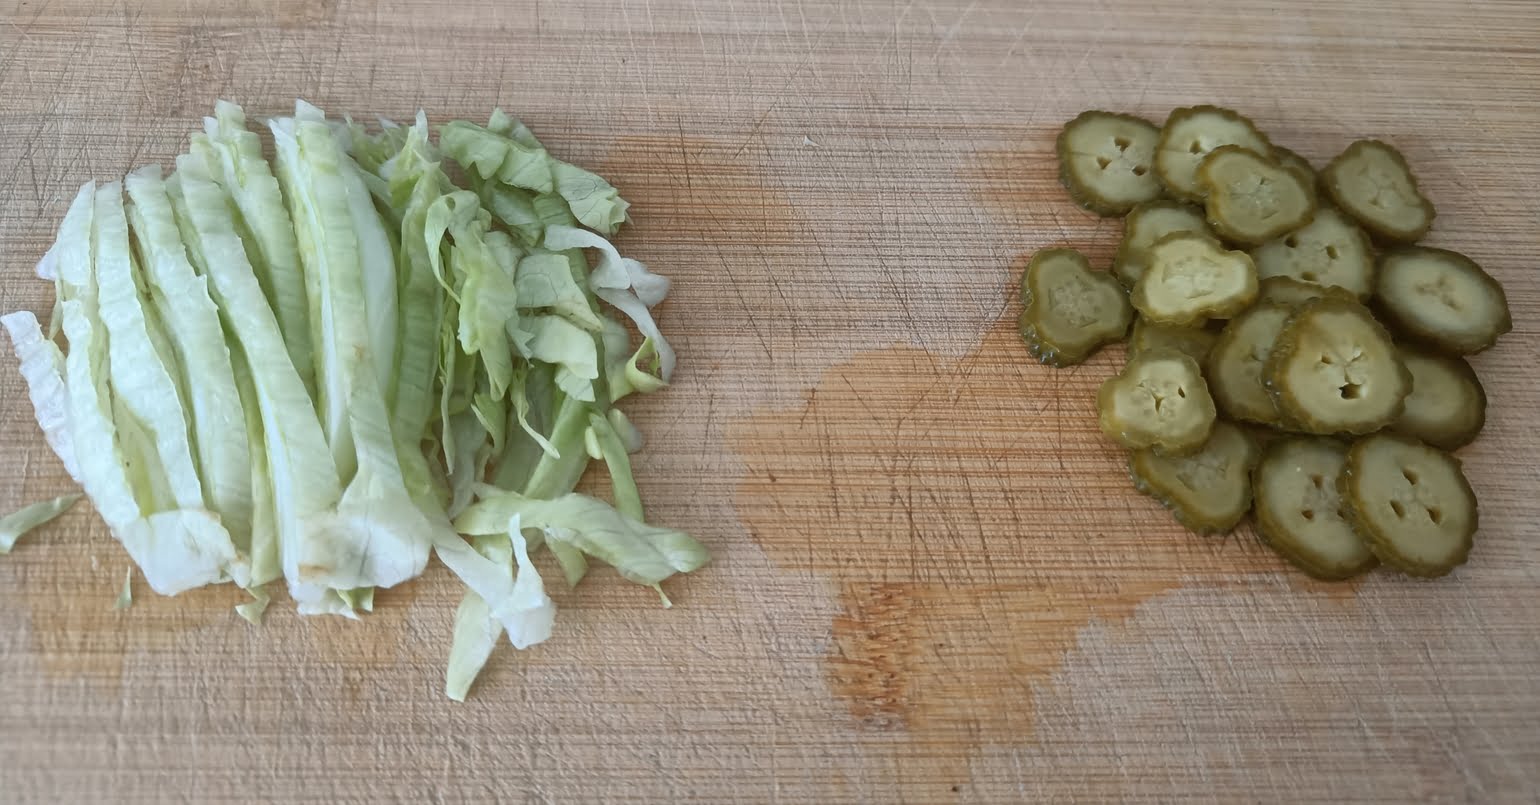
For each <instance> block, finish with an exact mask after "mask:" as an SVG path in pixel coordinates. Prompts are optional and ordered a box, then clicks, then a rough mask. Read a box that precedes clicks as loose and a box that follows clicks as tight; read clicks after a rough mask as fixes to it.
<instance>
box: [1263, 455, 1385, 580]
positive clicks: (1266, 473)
mask: <svg viewBox="0 0 1540 805" xmlns="http://www.w3.org/2000/svg"><path fill="white" fill-rule="evenodd" d="M1347 452H1348V451H1347V446H1346V445H1344V444H1342V443H1341V442H1339V441H1337V440H1336V439H1328V438H1324V437H1320V436H1293V437H1288V438H1283V439H1278V440H1276V441H1274V442H1272V443H1271V444H1269V445H1268V446H1267V449H1266V450H1264V451H1263V453H1262V461H1261V463H1259V464H1258V465H1257V469H1256V472H1255V473H1253V475H1252V485H1251V486H1252V494H1253V495H1254V496H1255V499H1256V520H1257V532H1258V533H1260V534H1261V535H1262V540H1263V541H1264V542H1266V543H1267V544H1268V545H1269V546H1271V547H1272V549H1273V550H1275V551H1277V552H1278V553H1279V555H1281V556H1282V557H1283V558H1285V559H1287V560H1289V562H1291V563H1293V564H1294V565H1295V566H1296V567H1298V568H1299V569H1301V570H1303V571H1305V572H1306V573H1308V574H1310V575H1311V576H1314V577H1315V578H1318V579H1325V580H1327V581H1339V580H1342V579H1350V578H1352V577H1354V576H1357V575H1360V574H1362V573H1366V572H1368V571H1369V570H1370V569H1371V568H1373V567H1374V566H1375V565H1376V564H1379V562H1378V560H1376V559H1375V556H1374V552H1373V551H1371V550H1369V544H1368V543H1367V542H1365V541H1364V538H1363V537H1361V536H1359V535H1358V532H1357V531H1354V530H1353V524H1352V522H1351V521H1350V520H1349V518H1348V513H1347V506H1346V504H1344V503H1343V501H1342V495H1341V493H1340V492H1339V491H1338V489H1337V481H1338V479H1339V478H1340V477H1341V475H1342V469H1343V466H1344V465H1345V464H1346V463H1347Z"/></svg>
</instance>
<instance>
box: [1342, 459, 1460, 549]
mask: <svg viewBox="0 0 1540 805" xmlns="http://www.w3.org/2000/svg"><path fill="white" fill-rule="evenodd" d="M1338 484H1339V489H1340V491H1341V493H1342V499H1343V501H1344V502H1346V503H1347V506H1346V511H1347V513H1348V515H1349V517H1350V518H1351V519H1352V521H1353V525H1354V528H1355V530H1357V531H1358V533H1359V534H1361V535H1362V536H1363V537H1364V539H1365V540H1366V541H1367V542H1368V543H1369V548H1370V550H1372V551H1374V553H1375V555H1376V556H1378V557H1379V558H1380V561H1382V562H1384V563H1385V564H1386V565H1389V566H1390V567H1393V568H1395V569H1397V570H1400V571H1401V572H1403V573H1406V574H1407V575H1409V576H1420V577H1427V578H1432V577H1436V576H1442V575H1444V574H1446V573H1448V572H1449V571H1451V570H1453V569H1454V568H1456V567H1458V566H1460V565H1462V564H1464V563H1465V560H1466V558H1467V557H1469V555H1470V550H1471V544H1472V541H1473V539H1474V537H1475V534H1476V529H1477V527H1478V525H1479V519H1480V518H1479V513H1478V510H1477V506H1476V495H1475V493H1474V492H1473V491H1472V490H1471V486H1470V482H1469V481H1467V480H1466V478H1465V473H1464V471H1463V470H1462V469H1461V468H1460V460H1459V459H1457V458H1455V457H1454V456H1452V455H1450V454H1448V453H1446V452H1444V451H1442V450H1439V449H1437V448H1434V447H1430V446H1428V445H1425V444H1423V443H1422V442H1419V441H1417V440H1416V439H1412V438H1409V437H1406V436H1401V435H1397V434H1390V433H1376V434H1374V435H1373V436H1367V437H1364V438H1362V439H1359V440H1358V441H1356V442H1354V443H1353V446H1352V447H1351V448H1349V450H1348V460H1347V464H1346V466H1345V467H1344V469H1343V472H1342V477H1341V478H1340V479H1339V480H1338Z"/></svg>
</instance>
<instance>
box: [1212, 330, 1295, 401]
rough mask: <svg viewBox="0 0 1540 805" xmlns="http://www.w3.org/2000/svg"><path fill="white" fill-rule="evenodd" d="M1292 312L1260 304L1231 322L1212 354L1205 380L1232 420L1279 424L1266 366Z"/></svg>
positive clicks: (1220, 335)
mask: <svg viewBox="0 0 1540 805" xmlns="http://www.w3.org/2000/svg"><path fill="white" fill-rule="evenodd" d="M1292 315H1294V311H1293V309H1291V308H1289V307H1287V306H1284V305H1277V304H1260V305H1257V306H1256V307H1253V308H1251V309H1250V310H1248V311H1246V312H1245V313H1242V314H1241V315H1239V316H1236V317H1235V318H1233V319H1231V320H1230V323H1229V324H1227V325H1225V329H1224V331H1223V332H1222V333H1220V334H1219V340H1218V341H1216V342H1215V343H1214V348H1213V350H1211V351H1210V352H1209V357H1208V362H1207V364H1205V371H1204V378H1205V379H1206V380H1207V381H1208V390H1209V393H1210V394H1212V395H1214V403H1215V404H1216V405H1218V406H1219V410H1220V411H1221V412H1222V413H1224V415H1225V416H1228V417H1230V418H1232V419H1239V420H1242V421H1245V422H1255V423H1258V424H1261V425H1277V424H1279V420H1278V406H1277V405H1275V404H1274V403H1273V397H1272V395H1271V394H1269V393H1268V391H1267V386H1266V384H1265V383H1264V382H1263V374H1262V372H1263V367H1264V366H1266V364H1267V358H1268V356H1269V355H1271V354H1272V352H1273V344H1274V343H1275V342H1276V341H1277V340H1278V333H1280V332H1282V331H1283V326H1284V324H1285V323H1287V322H1288V320H1289V317H1290V316H1292Z"/></svg>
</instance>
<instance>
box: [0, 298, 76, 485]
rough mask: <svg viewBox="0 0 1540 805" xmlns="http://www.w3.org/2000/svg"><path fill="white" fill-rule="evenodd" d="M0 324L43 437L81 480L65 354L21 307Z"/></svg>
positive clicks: (28, 312) (67, 469) (65, 466)
mask: <svg viewBox="0 0 1540 805" xmlns="http://www.w3.org/2000/svg"><path fill="white" fill-rule="evenodd" d="M0 325H3V326H4V327H5V331H6V333H8V334H9V335H10V337H11V346H12V348H13V349H15V351H16V359H17V360H18V361H20V362H21V376H22V379H23V380H25V381H26V384H27V394H28V396H29V397H31V399H32V411H33V414H34V415H35V416H36V418H37V424H38V427H40V428H42V430H43V438H45V439H46V440H47V441H48V446H49V447H50V448H52V450H53V452H54V455H56V456H58V457H59V461H60V462H61V463H63V464H64V470H65V471H66V472H68V473H69V474H70V477H71V478H74V479H75V481H76V483H79V482H80V465H79V463H78V462H77V461H76V460H75V442H74V438H73V437H72V436H71V435H70V414H69V402H70V401H69V395H68V393H67V391H66V389H65V386H64V353H63V352H61V351H60V350H59V345H58V344H55V343H54V342H53V340H52V339H51V338H44V337H43V330H42V327H40V326H39V325H38V322H37V317H36V316H34V315H32V313H31V312H30V311H26V310H22V311H17V312H15V313H8V314H6V315H4V316H0Z"/></svg>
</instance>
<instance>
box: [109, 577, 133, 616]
mask: <svg viewBox="0 0 1540 805" xmlns="http://www.w3.org/2000/svg"><path fill="white" fill-rule="evenodd" d="M133 604H134V569H133V568H129V569H128V570H125V571H123V587H122V588H121V589H119V590H118V597H117V599H116V600H115V601H113V602H112V608H113V609H115V610H118V611H120V612H121V611H122V610H125V609H128V608H129V607H130V606H133Z"/></svg>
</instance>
